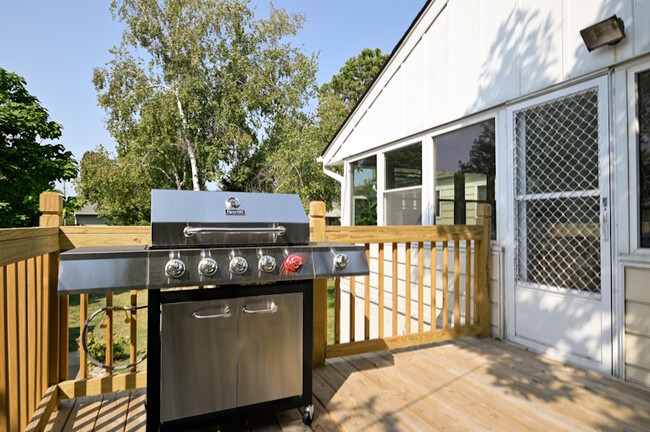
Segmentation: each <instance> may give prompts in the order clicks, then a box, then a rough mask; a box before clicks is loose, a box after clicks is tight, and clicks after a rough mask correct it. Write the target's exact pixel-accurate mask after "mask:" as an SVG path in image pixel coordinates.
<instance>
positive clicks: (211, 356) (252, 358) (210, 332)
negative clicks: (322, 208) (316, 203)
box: [59, 190, 368, 431]
mask: <svg viewBox="0 0 650 432" xmlns="http://www.w3.org/2000/svg"><path fill="white" fill-rule="evenodd" d="M363 274H368V263H367V261H366V255H365V248H364V247H358V246H353V245H339V244H326V243H309V224H308V221H307V217H306V215H305V212H304V210H303V207H302V203H301V202H300V199H299V198H298V196H296V195H276V194H251V193H226V192H192V191H166V190H165V191H163V190H154V191H152V194H151V245H150V246H141V247H106V248H78V249H74V250H71V251H68V252H64V253H62V254H61V264H60V270H59V292H60V293H65V294H71V293H80V292H86V293H87V292H101V291H109V290H112V291H119V290H126V289H134V288H139V289H148V290H149V313H148V318H149V320H148V358H149V360H148V372H147V430H149V431H153V430H159V429H160V430H179V429H182V430H188V429H192V428H199V427H204V426H208V425H213V424H215V422H218V421H220V420H222V419H224V418H227V417H230V416H242V415H247V414H251V413H257V412H260V411H262V410H266V411H279V410H285V409H289V408H294V407H302V406H304V407H305V415H304V416H303V419H304V420H305V422H306V423H309V422H310V421H311V418H312V416H313V406H312V396H311V380H312V376H311V367H312V366H311V364H312V334H313V332H312V320H313V310H312V308H313V306H312V288H313V279H315V278H320V277H331V276H352V275H363ZM179 288H185V289H179ZM192 288H196V289H192Z"/></svg>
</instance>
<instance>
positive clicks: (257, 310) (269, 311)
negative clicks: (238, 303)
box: [242, 302, 278, 314]
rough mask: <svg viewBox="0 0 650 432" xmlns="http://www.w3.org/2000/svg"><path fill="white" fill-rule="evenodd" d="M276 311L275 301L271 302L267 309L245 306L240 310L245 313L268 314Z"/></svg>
mask: <svg viewBox="0 0 650 432" xmlns="http://www.w3.org/2000/svg"><path fill="white" fill-rule="evenodd" d="M277 311H278V305H276V304H275V302H271V307H270V308H267V309H248V308H247V307H246V306H244V308H243V309H242V312H244V313H245V314H269V313H276V312H277Z"/></svg>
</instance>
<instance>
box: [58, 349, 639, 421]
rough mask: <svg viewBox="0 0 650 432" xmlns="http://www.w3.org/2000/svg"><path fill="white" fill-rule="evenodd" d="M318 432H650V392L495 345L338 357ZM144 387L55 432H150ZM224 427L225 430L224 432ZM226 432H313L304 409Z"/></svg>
mask: <svg viewBox="0 0 650 432" xmlns="http://www.w3.org/2000/svg"><path fill="white" fill-rule="evenodd" d="M313 384H314V404H315V406H316V417H315V419H314V423H313V425H312V427H313V429H314V430H326V431H330V430H331V431H334V430H345V431H361V430H363V431H406V430H413V431H425V430H443V429H446V430H498V431H508V430H510V431H523V430H530V431H538V430H554V431H557V430H566V431H581V430H614V429H615V430H637V431H647V430H650V392H647V391H644V390H641V389H638V388H635V387H632V386H630V385H626V384H624V383H622V382H620V381H618V380H614V379H609V378H606V377H603V376H601V375H600V374H598V373H596V372H591V371H585V370H581V369H577V368H573V367H569V366H565V365H563V364H561V363H558V362H555V361H552V360H549V359H548V358H546V357H544V356H540V355H537V354H534V353H531V352H528V351H525V350H522V349H520V348H517V347H514V346H511V345H508V344H506V343H503V342H499V341H495V340H491V339H475V338H466V339H462V340H456V341H452V342H446V343H441V344H436V345H430V346H426V347H424V348H413V349H404V350H397V351H383V352H379V353H371V354H362V355H354V356H349V357H342V358H338V359H331V360H328V361H327V365H326V366H325V367H322V368H318V369H315V370H314V378H313ZM145 415H146V413H145V410H144V394H143V391H142V390H134V391H132V392H122V393H112V394H107V395H104V396H103V397H102V396H97V397H94V398H93V397H89V398H79V399H76V400H75V399H71V400H64V401H62V402H61V405H60V407H59V410H58V411H56V412H55V413H53V414H52V416H51V418H50V420H49V423H48V428H47V429H46V430H48V431H58V430H101V431H144V424H145V421H144V420H145ZM215 430H216V429H215ZM219 430H265V431H272V430H290V431H300V430H308V428H307V427H305V426H304V425H303V424H302V422H301V420H300V412H299V411H298V410H291V411H286V412H282V413H278V414H276V415H275V416H268V417H262V418H254V419H246V420H242V421H241V422H239V423H237V424H229V425H222V426H221V427H220V428H219Z"/></svg>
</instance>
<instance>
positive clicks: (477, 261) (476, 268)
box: [474, 240, 481, 324]
mask: <svg viewBox="0 0 650 432" xmlns="http://www.w3.org/2000/svg"><path fill="white" fill-rule="evenodd" d="M479 250H480V249H479V242H478V241H477V240H474V324H477V323H478V320H477V318H478V316H479V312H478V307H479V305H478V300H479V296H478V290H479V270H480V268H481V267H480V266H481V262H480V261H481V260H480V259H479V257H480V254H479Z"/></svg>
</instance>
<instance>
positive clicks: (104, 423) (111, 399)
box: [93, 391, 131, 432]
mask: <svg viewBox="0 0 650 432" xmlns="http://www.w3.org/2000/svg"><path fill="white" fill-rule="evenodd" d="M130 400H131V391H124V392H117V393H109V394H107V395H104V400H102V406H101V407H100V409H99V414H97V420H95V426H94V427H93V431H95V432H115V431H123V430H124V428H125V427H126V420H127V416H128V413H129V402H130Z"/></svg>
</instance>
